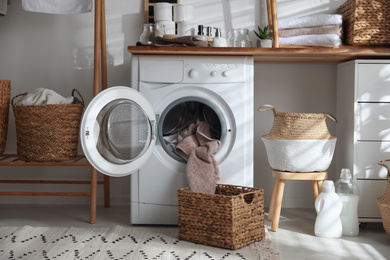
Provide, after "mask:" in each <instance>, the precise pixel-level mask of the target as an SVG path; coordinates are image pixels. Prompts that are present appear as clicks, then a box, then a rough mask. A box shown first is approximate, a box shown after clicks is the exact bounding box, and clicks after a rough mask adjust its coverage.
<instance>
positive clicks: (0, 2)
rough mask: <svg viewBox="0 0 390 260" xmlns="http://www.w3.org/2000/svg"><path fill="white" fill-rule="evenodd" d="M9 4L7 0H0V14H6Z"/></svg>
mask: <svg viewBox="0 0 390 260" xmlns="http://www.w3.org/2000/svg"><path fill="white" fill-rule="evenodd" d="M8 4H9V0H0V15H6V14H7V5H8Z"/></svg>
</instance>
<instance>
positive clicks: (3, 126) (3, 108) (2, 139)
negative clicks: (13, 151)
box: [0, 79, 11, 154]
mask: <svg viewBox="0 0 390 260" xmlns="http://www.w3.org/2000/svg"><path fill="white" fill-rule="evenodd" d="M10 94H11V81H10V80H3V79H0V154H3V153H4V150H5V144H6V142H7V131H8V115H9V102H10Z"/></svg>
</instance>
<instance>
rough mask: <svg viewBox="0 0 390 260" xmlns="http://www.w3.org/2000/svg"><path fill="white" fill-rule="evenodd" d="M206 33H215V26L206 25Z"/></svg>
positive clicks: (208, 34) (209, 34) (210, 34)
mask: <svg viewBox="0 0 390 260" xmlns="http://www.w3.org/2000/svg"><path fill="white" fill-rule="evenodd" d="M206 35H207V36H210V37H211V36H212V35H213V28H211V26H207V27H206Z"/></svg>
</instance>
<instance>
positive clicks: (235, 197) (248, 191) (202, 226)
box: [177, 184, 265, 249]
mask: <svg viewBox="0 0 390 260" xmlns="http://www.w3.org/2000/svg"><path fill="white" fill-rule="evenodd" d="M177 193H178V203H179V206H178V208H179V220H178V222H179V239H183V240H187V241H191V242H195V243H199V244H204V245H210V246H217V247H222V248H229V249H239V248H242V247H244V246H246V245H249V244H252V243H253V242H256V241H260V240H262V239H264V237H265V230H264V198H263V196H264V191H263V189H259V188H248V187H242V186H233V185H223V184H217V187H216V192H215V194H204V193H196V192H192V191H190V190H189V188H182V189H179V190H178V191H177Z"/></svg>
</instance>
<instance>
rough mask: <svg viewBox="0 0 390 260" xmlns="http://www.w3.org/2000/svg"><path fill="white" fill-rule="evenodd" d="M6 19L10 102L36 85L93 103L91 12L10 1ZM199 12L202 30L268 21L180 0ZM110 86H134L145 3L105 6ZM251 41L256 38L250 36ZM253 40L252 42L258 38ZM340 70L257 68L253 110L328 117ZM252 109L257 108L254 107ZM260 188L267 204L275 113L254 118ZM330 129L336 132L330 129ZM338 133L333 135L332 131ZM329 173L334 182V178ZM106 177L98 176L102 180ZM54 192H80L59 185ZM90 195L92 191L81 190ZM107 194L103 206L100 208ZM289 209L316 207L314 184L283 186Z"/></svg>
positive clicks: (49, 170)
mask: <svg viewBox="0 0 390 260" xmlns="http://www.w3.org/2000/svg"><path fill="white" fill-rule="evenodd" d="M11 2H12V4H11V5H10V6H9V7H8V12H7V15H6V16H4V17H0V78H1V79H10V80H11V88H12V91H11V97H14V96H16V95H17V94H20V93H24V92H31V91H33V90H34V89H36V88H38V87H45V88H51V89H53V90H55V91H57V92H59V93H60V94H62V95H64V96H67V95H70V92H71V89H73V88H76V89H78V90H79V91H80V92H81V94H82V95H83V97H84V99H85V101H86V103H88V102H89V101H90V100H91V98H92V85H93V82H92V80H93V25H94V21H93V12H92V13H88V14H79V15H52V14H41V13H31V12H25V11H23V10H22V7H21V1H11ZM343 2H344V0H340V1H337V0H278V1H277V3H278V11H279V13H278V15H279V18H286V17H295V16H302V15H308V14H314V13H335V12H336V9H337V7H338V6H339V5H340V4H342V3H343ZM181 3H190V4H193V5H194V6H195V14H196V15H195V17H196V19H197V21H198V24H204V25H211V26H213V27H222V28H223V32H224V34H225V35H226V31H227V30H228V29H230V28H232V27H244V28H248V29H250V30H252V29H254V27H255V25H257V24H260V25H264V24H265V23H266V21H267V18H266V15H265V13H266V10H265V0H198V1H195V0H182V1H181ZM106 17H107V48H108V85H109V86H114V85H125V86H129V85H130V76H129V71H130V60H131V55H130V54H129V53H128V52H127V51H126V47H127V46H128V45H135V43H136V42H137V40H138V37H139V35H140V34H141V33H142V24H143V1H142V0H110V1H106ZM251 37H252V38H253V33H251ZM253 39H255V38H253ZM335 87H336V66H335V65H296V64H290V65H281V64H277V65H276V64H257V65H256V66H255V89H256V91H255V104H256V107H257V106H259V105H261V104H266V103H268V104H272V105H274V106H275V107H276V108H277V109H278V110H280V111H291V112H328V113H331V114H335V112H336V111H335V108H336V89H335ZM254 109H255V108H254ZM254 120H255V162H256V163H255V172H256V173H255V185H256V186H257V187H261V188H264V189H265V199H266V204H269V200H270V196H271V192H272V186H273V179H272V176H271V174H270V168H269V165H268V162H267V158H266V154H265V150H264V145H263V144H262V142H261V139H260V138H261V136H262V135H264V134H266V133H267V132H268V131H269V129H270V127H271V125H272V120H273V119H272V113H266V112H255V119H254ZM330 128H331V130H332V131H333V130H334V129H335V126H334V125H333V124H332V123H330ZM334 132H335V131H333V133H334ZM6 152H7V153H16V134H15V125H14V116H13V112H12V111H11V112H10V122H9V132H8V140H7V147H6ZM332 169H333V166H332V167H331V169H330V176H331V177H334V176H335V173H333V172H332ZM89 172H90V170H89V167H1V168H0V175H1V176H0V178H4V179H23V178H37V179H40V178H45V179H49V178H50V179H88V177H89ZM100 177H101V176H100ZM31 186H33V185H17V186H16V185H4V184H0V190H16V189H17V190H32V191H34V190H36V189H37V187H38V189H40V190H47V189H48V188H47V186H44V185H39V186H35V185H34V187H33V188H32V187H31ZM54 189H55V190H65V191H66V190H69V189H71V190H80V188H76V187H72V186H71V187H69V186H61V185H57V186H56V187H54ZM81 189H84V190H85V189H87V190H88V187H82V188H81ZM102 192H103V191H102V188H101V187H99V188H98V196H99V198H98V203H99V204H102V203H103V199H102ZM111 196H112V204H128V203H129V178H128V177H124V178H111ZM0 203H81V204H87V203H89V200H88V198H74V197H4V196H2V197H0ZM284 206H286V207H288V206H299V207H312V199H311V186H310V184H309V183H304V182H303V183H300V182H294V183H291V184H287V185H286V190H285V197H284Z"/></svg>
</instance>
